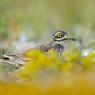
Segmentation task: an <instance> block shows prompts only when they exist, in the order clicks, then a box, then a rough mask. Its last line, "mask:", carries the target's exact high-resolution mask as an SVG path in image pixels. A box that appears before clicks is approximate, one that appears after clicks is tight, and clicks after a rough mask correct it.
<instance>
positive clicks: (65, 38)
mask: <svg viewBox="0 0 95 95" xmlns="http://www.w3.org/2000/svg"><path fill="white" fill-rule="evenodd" d="M64 40H71V41H76V40H77V39H76V38H71V37H68V36H67V35H66V36H65V37H64Z"/></svg>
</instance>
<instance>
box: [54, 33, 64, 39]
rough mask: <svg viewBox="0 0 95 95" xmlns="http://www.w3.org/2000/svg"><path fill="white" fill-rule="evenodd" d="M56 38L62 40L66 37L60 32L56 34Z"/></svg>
mask: <svg viewBox="0 0 95 95" xmlns="http://www.w3.org/2000/svg"><path fill="white" fill-rule="evenodd" d="M55 37H56V38H62V37H64V35H63V33H61V32H58V33H56V34H55Z"/></svg>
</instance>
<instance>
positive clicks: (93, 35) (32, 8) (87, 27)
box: [0, 0, 95, 49]
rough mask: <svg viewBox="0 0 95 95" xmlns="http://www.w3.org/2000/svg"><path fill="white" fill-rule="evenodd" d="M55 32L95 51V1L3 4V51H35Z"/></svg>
mask: <svg viewBox="0 0 95 95" xmlns="http://www.w3.org/2000/svg"><path fill="white" fill-rule="evenodd" d="M55 30H65V31H67V32H69V35H71V36H73V37H76V38H78V39H79V41H80V43H81V45H82V46H83V47H85V48H89V47H90V48H95V0H19V1H18V0H0V47H1V48H11V47H15V48H16V49H19V48H21V45H22V46H23V43H24V45H25V43H27V44H28V45H27V46H28V47H32V46H34V45H35V44H36V43H37V42H39V41H47V39H48V37H49V35H50V34H51V33H52V32H54V31H55ZM30 44H31V45H30Z"/></svg>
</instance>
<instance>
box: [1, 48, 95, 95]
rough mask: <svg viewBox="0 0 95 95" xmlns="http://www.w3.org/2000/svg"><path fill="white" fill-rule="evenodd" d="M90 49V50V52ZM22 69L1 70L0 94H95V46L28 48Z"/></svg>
mask: <svg viewBox="0 0 95 95" xmlns="http://www.w3.org/2000/svg"><path fill="white" fill-rule="evenodd" d="M87 51H90V52H87ZM26 57H27V58H28V59H29V61H28V62H27V63H26V65H25V66H23V67H22V68H21V69H20V70H14V72H12V73H10V74H8V75H7V74H5V75H3V74H4V70H3V73H1V74H0V79H1V82H0V95H95V90H94V89H95V50H82V51H80V50H79V49H77V48H71V49H70V50H68V51H64V54H63V56H62V58H61V59H58V58H57V55H56V53H55V52H53V51H49V53H48V54H44V53H42V52H40V51H35V50H34V51H31V52H30V51H29V52H28V53H27V55H26Z"/></svg>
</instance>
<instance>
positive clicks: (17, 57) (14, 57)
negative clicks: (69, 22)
mask: <svg viewBox="0 0 95 95" xmlns="http://www.w3.org/2000/svg"><path fill="white" fill-rule="evenodd" d="M65 40H71V41H76V40H77V39H76V38H71V37H69V36H68V34H67V32H65V31H64V30H57V31H55V32H53V34H52V35H51V41H50V42H49V43H47V44H43V45H39V46H37V47H35V48H30V49H28V50H26V51H24V52H23V53H21V54H5V55H3V56H2V58H1V59H0V62H2V63H6V64H8V65H11V66H15V67H16V69H19V67H20V66H23V65H24V64H25V63H26V61H28V59H27V58H25V55H26V54H27V53H28V52H30V51H33V50H39V51H41V52H44V53H47V52H48V51H49V50H54V51H55V52H57V55H58V58H61V56H62V54H63V51H64V46H63V44H62V43H63V42H64V41H65Z"/></svg>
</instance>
